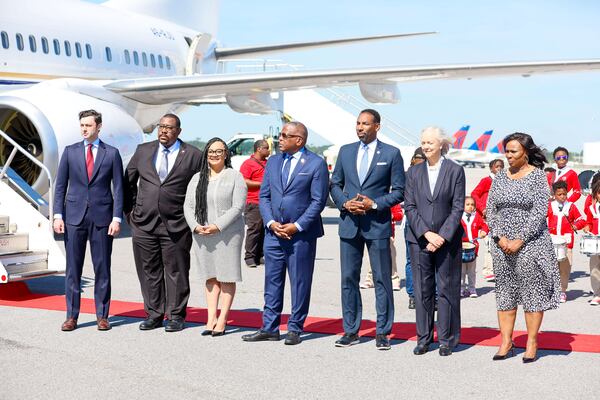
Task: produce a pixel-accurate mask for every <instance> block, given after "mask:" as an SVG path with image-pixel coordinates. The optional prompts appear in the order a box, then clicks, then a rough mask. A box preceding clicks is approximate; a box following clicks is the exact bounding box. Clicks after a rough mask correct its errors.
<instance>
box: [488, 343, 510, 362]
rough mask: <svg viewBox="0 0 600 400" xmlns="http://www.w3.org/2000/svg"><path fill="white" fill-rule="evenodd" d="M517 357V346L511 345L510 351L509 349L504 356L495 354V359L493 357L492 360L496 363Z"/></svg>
mask: <svg viewBox="0 0 600 400" xmlns="http://www.w3.org/2000/svg"><path fill="white" fill-rule="evenodd" d="M514 355H515V344H514V343H511V344H510V349H508V351H507V352H506V353H504V354H498V353H496V354H494V357H492V360H494V361H500V360H506V359H507V358H508V357H512V356H514Z"/></svg>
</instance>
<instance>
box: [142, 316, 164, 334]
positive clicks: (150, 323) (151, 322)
mask: <svg viewBox="0 0 600 400" xmlns="http://www.w3.org/2000/svg"><path fill="white" fill-rule="evenodd" d="M162 324H163V318H146V319H145V320H144V321H142V323H141V324H140V330H142V331H150V330H152V329H156V328H160V327H162Z"/></svg>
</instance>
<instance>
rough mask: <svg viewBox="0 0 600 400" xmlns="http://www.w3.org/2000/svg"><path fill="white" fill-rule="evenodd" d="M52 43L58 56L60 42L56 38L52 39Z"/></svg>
mask: <svg viewBox="0 0 600 400" xmlns="http://www.w3.org/2000/svg"><path fill="white" fill-rule="evenodd" d="M52 44H53V45H54V54H56V55H57V56H59V55H60V42H59V41H58V39H54V40H53V41H52Z"/></svg>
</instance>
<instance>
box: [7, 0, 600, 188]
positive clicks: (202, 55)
mask: <svg viewBox="0 0 600 400" xmlns="http://www.w3.org/2000/svg"><path fill="white" fill-rule="evenodd" d="M173 4H174V2H173V1H169V0H144V1H142V0H110V1H107V2H105V3H102V4H92V3H86V2H80V1H74V0H55V1H52V2H47V1H43V0H27V1H19V2H8V1H3V2H1V3H0V57H1V60H2V62H1V63H0V131H3V132H5V134H6V135H7V137H9V138H11V140H14V141H16V142H17V143H18V144H19V145H21V146H22V147H24V148H25V149H27V151H28V152H29V153H30V155H33V156H34V157H35V158H37V159H38V160H39V161H41V162H43V163H44V165H45V166H46V167H47V168H48V170H49V172H50V175H54V174H55V173H56V170H57V167H58V160H59V157H60V155H61V154H62V151H63V149H64V147H65V146H66V145H68V144H71V143H74V142H76V141H78V140H80V139H81V138H80V134H79V126H78V121H77V120H76V119H75V118H76V116H77V114H78V112H79V111H80V110H83V109H89V108H93V109H96V110H98V111H100V112H102V113H103V115H104V124H103V133H102V139H103V140H105V141H106V142H107V143H109V144H111V145H113V146H116V147H117V148H119V150H120V152H121V155H122V158H123V161H124V162H125V163H127V162H128V160H129V159H130V157H131V156H132V154H133V152H134V151H135V149H136V146H137V144H139V143H141V142H143V135H144V133H151V132H152V131H153V130H154V128H155V127H156V125H157V123H158V120H159V118H160V116H161V115H163V114H164V113H166V112H175V113H177V112H180V111H182V110H184V109H185V108H186V107H188V106H192V105H202V104H212V103H225V104H227V105H228V106H229V107H230V108H232V109H233V110H234V111H237V112H245V113H258V114H260V113H268V112H273V111H279V110H277V105H276V104H275V102H274V100H273V98H272V97H271V93H276V92H281V91H288V90H297V89H303V88H321V87H330V86H347V85H358V87H359V89H360V91H361V94H362V96H363V97H364V98H365V99H366V100H368V101H370V102H372V103H395V102H397V101H398V98H399V94H398V89H397V84H398V83H403V82H412V81H415V80H426V79H428V80H430V79H472V78H481V77H491V76H510V75H512V76H531V75H532V74H537V73H540V74H541V73H552V72H567V71H568V72H575V71H590V70H598V69H600V59H586V60H567V61H532V62H505V63H479V64H449V65H428V66H406V65H404V66H397V67H377V66H373V67H370V68H353V69H325V70H300V71H275V72H252V73H223V71H222V70H221V67H222V64H223V62H224V61H227V60H230V59H232V58H236V57H249V58H251V57H256V56H259V55H260V56H264V55H269V54H273V53H281V52H285V51H293V50H303V49H309V48H323V47H328V46H337V45H342V44H352V43H357V42H361V41H375V40H386V39H387V40H389V39H393V38H407V37H414V36H419V35H430V34H433V33H434V32H416V33H405V34H392V35H380V36H370V37H355V38H347V39H332V40H322V41H316V42H296V43H281V44H273V45H257V46H245V47H229V48H227V47H222V46H221V45H220V44H219V42H218V41H217V36H216V35H217V29H216V26H217V21H218V13H219V9H218V1H217V0H205V1H196V0H178V1H177V2H176V6H175V7H174V6H173ZM82 16H93V19H90V18H82ZM90 21H93V29H90ZM11 148H12V145H11V144H10V143H9V141H8V140H7V139H5V138H4V137H3V136H1V135H0V165H2V164H5V163H6V162H7V159H8V158H9V153H10V151H11ZM11 167H12V168H13V169H14V170H15V171H16V172H17V173H18V174H19V175H20V176H21V177H22V178H23V179H24V180H25V181H26V182H27V183H28V184H29V185H31V186H32V187H33V188H34V189H35V190H37V191H38V192H40V193H46V192H47V190H48V178H47V177H45V176H43V175H44V174H42V172H41V169H40V168H39V167H37V166H35V165H33V164H32V161H30V160H29V159H28V158H27V157H25V156H22V155H17V156H16V157H15V158H14V160H13V162H12V164H11Z"/></svg>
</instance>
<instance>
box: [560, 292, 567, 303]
mask: <svg viewBox="0 0 600 400" xmlns="http://www.w3.org/2000/svg"><path fill="white" fill-rule="evenodd" d="M560 302H561V303H566V302H567V294H566V293H565V292H560Z"/></svg>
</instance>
